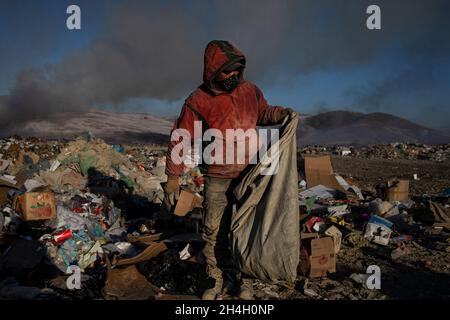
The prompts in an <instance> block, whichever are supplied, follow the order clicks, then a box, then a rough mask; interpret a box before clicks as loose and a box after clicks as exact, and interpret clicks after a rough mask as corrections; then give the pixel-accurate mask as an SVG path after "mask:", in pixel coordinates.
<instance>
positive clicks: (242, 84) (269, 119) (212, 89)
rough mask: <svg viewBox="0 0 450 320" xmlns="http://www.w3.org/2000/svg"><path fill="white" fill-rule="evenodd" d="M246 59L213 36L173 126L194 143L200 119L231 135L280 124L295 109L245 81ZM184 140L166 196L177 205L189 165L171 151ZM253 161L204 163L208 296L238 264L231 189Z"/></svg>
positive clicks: (246, 289)
mask: <svg viewBox="0 0 450 320" xmlns="http://www.w3.org/2000/svg"><path fill="white" fill-rule="evenodd" d="M245 63H246V59H245V56H244V55H243V54H242V52H240V51H239V49H237V48H236V47H235V46H233V45H232V44H231V43H230V42H228V41H222V40H214V41H211V42H210V43H209V44H208V45H207V47H206V50H205V56H204V72H203V84H202V85H201V86H200V87H198V88H197V89H196V90H195V91H194V92H193V93H192V94H191V95H190V96H189V97H188V98H187V99H186V101H185V103H184V105H183V108H182V110H181V114H180V117H179V118H178V119H177V120H176V121H175V124H174V127H173V129H174V130H175V129H185V130H187V132H189V134H190V137H191V143H192V144H193V143H194V140H196V139H199V138H201V137H199V136H198V132H197V133H196V132H195V130H194V122H195V121H201V123H202V129H203V131H204V130H206V129H217V130H219V131H220V132H221V133H222V134H223V136H224V137H225V136H226V133H225V132H226V130H227V129H242V130H243V131H246V130H248V129H256V126H264V125H274V124H277V123H280V122H281V121H282V120H283V119H284V118H285V117H286V116H288V115H289V114H290V112H294V111H293V110H292V109H289V108H288V109H286V108H282V107H269V105H268V103H267V101H266V100H265V99H264V96H263V94H262V92H261V90H260V89H259V88H258V87H257V86H256V85H254V84H253V83H251V82H249V81H246V80H244V68H245ZM172 132H173V131H172ZM195 134H197V136H196V135H195ZM179 142H180V141H179V140H178V141H171V142H170V143H169V148H168V152H167V162H166V163H167V167H166V173H167V175H168V182H167V183H166V185H165V187H164V191H165V196H166V199H172V200H171V201H170V204H171V205H173V204H174V200H173V199H174V198H177V195H178V193H179V183H178V177H179V176H180V175H181V174H182V173H183V170H184V169H185V165H184V164H183V163H179V161H178V162H177V161H174V159H173V158H172V156H171V155H172V150H173V149H174V147H175V146H176V145H177V143H179ZM237 146H238V145H237V143H236V142H235V145H234V150H233V151H234V152H235V153H234V154H236V152H237V151H238V150H237ZM224 150H226V149H224ZM239 151H240V150H239ZM248 163H249V155H248V154H246V155H245V163H243V164H242V163H241V164H239V163H219V164H217V163H216V164H215V163H210V164H208V166H207V167H203V170H204V174H205V188H204V203H203V207H204V210H205V214H204V218H203V225H204V226H203V235H202V237H203V239H204V241H205V243H206V244H205V248H204V250H203V254H204V256H205V258H206V263H207V273H208V275H209V277H210V278H212V279H213V280H214V285H213V287H212V288H209V289H207V290H206V291H205V292H204V294H203V297H202V298H203V299H215V298H216V297H217V295H218V294H220V292H221V291H222V287H223V275H222V273H223V271H224V270H227V269H228V270H229V269H233V263H232V256H231V252H230V249H229V232H230V224H231V210H232V204H233V203H232V202H233V201H232V195H231V190H232V187H233V185H234V184H235V183H236V182H237V181H236V180H238V177H239V174H240V173H241V172H242V171H243V170H244V169H245V168H246V166H247V165H248ZM239 296H240V297H241V298H243V299H251V298H252V297H253V290H252V289H251V281H250V280H248V279H243V280H242V282H241V290H240V294H239Z"/></svg>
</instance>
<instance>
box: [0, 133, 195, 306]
mask: <svg viewBox="0 0 450 320" xmlns="http://www.w3.org/2000/svg"><path fill="white" fill-rule="evenodd" d="M0 148H1V149H0V150H1V151H0V155H1V156H0V159H1V160H0V169H1V170H0V254H1V255H0V299H85V298H95V299H98V298H101V299H151V298H154V299H156V298H158V299H159V298H161V299H171V298H173V295H176V294H177V293H178V291H177V290H178V289H179V290H185V291H186V292H187V293H188V294H190V295H193V294H198V293H199V292H198V290H200V289H199V288H198V287H197V286H198V283H201V281H191V283H189V284H186V280H184V281H180V279H181V278H182V277H184V276H186V272H184V271H187V272H188V271H189V270H190V269H192V271H190V273H191V274H192V278H193V279H194V278H195V279H197V278H199V277H201V276H202V275H203V273H202V270H198V268H199V265H198V261H201V257H200V258H198V257H197V255H198V253H199V252H200V251H201V249H202V248H201V247H202V241H201V239H200V238H199V236H198V234H199V233H198V232H199V226H198V221H199V220H198V218H195V217H194V218H191V217H190V215H188V213H190V212H191V211H192V210H193V209H194V207H195V208H198V207H201V197H200V196H199V195H198V193H197V192H196V191H200V190H202V188H203V179H202V176H201V174H200V172H199V171H198V169H197V168H194V169H192V170H187V171H186V173H185V174H184V175H183V176H182V177H181V179H180V184H181V185H182V188H183V192H182V194H181V195H180V200H179V201H178V203H177V207H176V210H177V211H176V215H170V214H168V213H167V212H165V211H164V210H162V207H161V203H162V200H163V190H162V187H161V183H164V182H165V181H167V176H166V175H165V173H164V171H165V157H164V156H163V152H162V151H160V152H157V153H153V154H152V155H151V156H149V155H148V154H145V155H144V157H145V158H146V162H145V163H143V162H142V161H141V160H142V159H138V158H137V157H136V149H133V152H134V154H135V156H133V154H132V152H130V153H127V149H126V148H124V147H123V146H121V145H108V144H106V143H105V142H104V141H102V140H99V139H92V138H82V137H81V138H78V139H76V140H74V141H70V142H68V143H66V144H63V143H60V142H55V143H52V144H49V146H48V147H47V148H42V147H41V145H40V144H39V141H38V140H36V141H33V140H31V139H26V140H23V139H15V138H14V139H5V140H2V141H1V143H0ZM181 198H182V199H181ZM194 200H195V201H194ZM162 252H166V253H165V254H166V258H165V259H164V262H161V261H159V262H161V263H160V264H159V268H160V269H161V270H160V271H159V272H157V271H156V270H157V268H156V267H155V265H150V264H149V261H150V260H152V259H153V258H156V257H157V256H158V255H159V254H160V253H162ZM177 268H178V271H177V273H178V274H179V279H176V278H175V277H174V278H173V280H172V281H169V280H167V279H164V280H163V279H162V278H164V277H163V275H164V272H166V276H165V277H166V278H167V273H170V270H172V271H174V270H176V269H177ZM181 270H182V271H183V272H181ZM188 282H189V281H188ZM155 284H156V285H155ZM177 288H178V289H177ZM166 292H170V293H171V294H166Z"/></svg>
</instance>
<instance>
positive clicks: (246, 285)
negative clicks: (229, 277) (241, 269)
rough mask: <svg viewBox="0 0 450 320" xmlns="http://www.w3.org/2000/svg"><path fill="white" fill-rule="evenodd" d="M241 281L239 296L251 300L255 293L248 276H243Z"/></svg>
mask: <svg viewBox="0 0 450 320" xmlns="http://www.w3.org/2000/svg"><path fill="white" fill-rule="evenodd" d="M241 281H242V282H241V287H240V292H239V298H240V299H242V300H253V299H254V294H255V293H254V292H253V282H252V280H251V279H249V278H244V279H242V280H241Z"/></svg>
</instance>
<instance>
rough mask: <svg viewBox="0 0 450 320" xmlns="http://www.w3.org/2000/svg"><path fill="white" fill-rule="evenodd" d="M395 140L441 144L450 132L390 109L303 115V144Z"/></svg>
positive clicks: (299, 140)
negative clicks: (378, 111) (430, 126)
mask: <svg viewBox="0 0 450 320" xmlns="http://www.w3.org/2000/svg"><path fill="white" fill-rule="evenodd" d="M391 142H416V143H426V144H440V143H448V142H450V135H449V134H447V133H445V132H442V131H439V130H436V129H430V128H426V127H423V126H421V125H418V124H416V123H413V122H411V121H408V120H405V119H403V118H400V117H397V116H394V115H391V114H387V113H369V114H365V113H360V112H351V111H330V112H324V113H320V114H317V115H314V116H300V121H299V126H298V129H297V143H298V144H299V145H302V146H304V145H314V144H317V145H328V146H329V145H370V144H385V143H391Z"/></svg>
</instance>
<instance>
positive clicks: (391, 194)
mask: <svg viewBox="0 0 450 320" xmlns="http://www.w3.org/2000/svg"><path fill="white" fill-rule="evenodd" d="M408 197H409V180H390V181H388V189H387V192H386V200H387V201H389V202H394V201H400V202H402V201H407V200H408Z"/></svg>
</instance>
